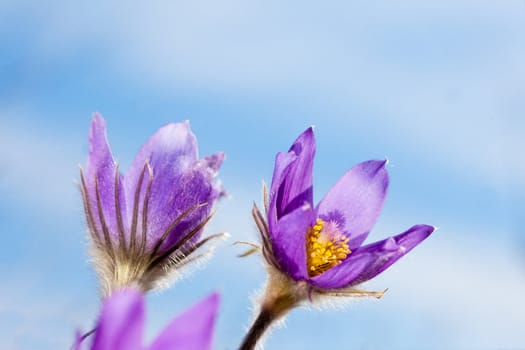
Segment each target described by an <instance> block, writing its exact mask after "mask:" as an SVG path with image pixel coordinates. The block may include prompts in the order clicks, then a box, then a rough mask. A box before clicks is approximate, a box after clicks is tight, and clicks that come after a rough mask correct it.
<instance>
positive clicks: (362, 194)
mask: <svg viewBox="0 0 525 350" xmlns="http://www.w3.org/2000/svg"><path fill="white" fill-rule="evenodd" d="M385 164H386V161H384V160H369V161H366V162H363V163H359V164H357V165H355V166H353V167H352V168H351V169H350V170H349V171H347V172H346V173H345V174H344V175H343V176H342V177H341V178H340V179H339V181H337V183H336V184H335V185H334V186H333V187H332V188H331V189H330V191H328V193H327V194H326V195H325V197H324V198H323V199H322V200H321V202H319V204H318V206H317V210H316V211H317V216H318V217H320V218H321V219H323V220H325V221H336V222H338V223H339V225H340V227H341V229H342V232H343V233H344V234H345V235H346V237H347V238H349V239H350V240H349V242H348V245H349V247H350V249H351V250H355V249H356V248H357V247H359V246H360V245H361V244H362V243H363V241H364V240H365V239H366V237H367V235H368V233H369V232H370V230H371V229H372V227H373V225H374V224H375V222H376V220H377V217H378V216H379V213H380V212H381V209H382V208H383V203H384V200H385V197H386V191H387V188H388V173H387V171H386V169H385Z"/></svg>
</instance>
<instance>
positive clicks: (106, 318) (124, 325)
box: [74, 289, 219, 350]
mask: <svg viewBox="0 0 525 350" xmlns="http://www.w3.org/2000/svg"><path fill="white" fill-rule="evenodd" d="M218 306H219V295H218V294H217V293H214V294H211V295H210V296H208V297H207V298H206V299H204V300H203V301H201V302H199V303H198V304H196V305H194V306H193V307H192V308H191V309H189V310H187V311H185V312H184V313H182V314H181V315H179V316H178V317H177V318H175V319H174V320H173V321H171V322H170V323H169V324H168V326H167V327H166V328H164V330H163V331H162V332H161V333H160V334H159V335H158V336H157V337H156V338H155V340H153V342H152V344H151V345H150V346H147V347H144V346H143V345H142V342H143V333H144V321H145V320H144V319H145V317H144V298H143V296H142V294H141V293H140V292H139V291H138V290H134V289H124V290H119V291H116V292H114V293H113V294H112V295H111V296H110V297H109V298H107V299H106V300H104V303H103V305H102V311H101V314H100V318H99V320H98V324H97V328H96V329H95V334H94V338H93V343H92V344H91V347H90V349H91V350H168V349H177V350H207V349H210V348H211V343H212V337H213V325H214V323H215V318H216V315H217V308H218ZM81 348H82V341H81V340H80V339H77V341H76V343H75V346H74V349H75V350H81Z"/></svg>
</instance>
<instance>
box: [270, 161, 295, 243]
mask: <svg viewBox="0 0 525 350" xmlns="http://www.w3.org/2000/svg"><path fill="white" fill-rule="evenodd" d="M296 159H297V156H296V155H295V153H281V152H279V153H277V155H276V156H275V167H274V170H273V178H272V184H271V187H270V205H269V206H270V207H269V208H268V225H269V227H270V234H272V233H273V231H274V227H275V226H276V225H277V221H278V219H279V217H278V215H277V213H278V209H277V207H278V203H277V199H278V192H279V188H281V187H282V184H283V182H284V181H285V179H286V178H287V176H288V174H289V172H290V168H291V166H290V165H291V164H292V163H293V162H294V161H295V160H296Z"/></svg>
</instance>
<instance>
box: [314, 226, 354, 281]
mask: <svg viewBox="0 0 525 350" xmlns="http://www.w3.org/2000/svg"><path fill="white" fill-rule="evenodd" d="M350 253H351V251H350V248H348V238H346V236H345V235H343V234H341V231H340V230H339V228H338V227H337V223H335V222H328V223H327V222H325V221H323V220H321V219H317V220H316V222H315V224H314V225H313V226H311V227H309V228H308V231H307V233H306V261H307V265H308V275H309V276H310V277H314V276H317V275H320V274H322V273H323V272H325V271H326V270H328V269H330V268H332V267H334V266H336V265H339V264H340V263H341V262H342V261H343V260H344V259H346V257H347V255H348V254H350Z"/></svg>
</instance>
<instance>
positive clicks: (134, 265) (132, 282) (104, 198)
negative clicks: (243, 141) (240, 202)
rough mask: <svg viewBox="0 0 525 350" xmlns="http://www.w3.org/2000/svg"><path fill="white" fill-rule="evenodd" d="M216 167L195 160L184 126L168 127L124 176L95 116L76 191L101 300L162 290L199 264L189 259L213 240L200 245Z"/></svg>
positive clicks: (218, 157)
mask: <svg viewBox="0 0 525 350" xmlns="http://www.w3.org/2000/svg"><path fill="white" fill-rule="evenodd" d="M223 159H224V154H223V153H217V154H214V155H212V156H209V157H205V158H203V159H199V157H198V147H197V139H196V138H195V135H194V134H193V133H192V132H191V130H190V126H189V123H188V122H187V121H186V122H182V123H172V124H168V125H166V126H164V127H162V128H160V129H159V130H158V131H157V132H156V133H155V134H154V135H153V136H152V137H151V138H150V139H149V140H148V141H147V142H146V143H145V144H144V145H143V146H142V148H141V150H140V151H139V153H138V154H137V155H136V157H135V159H134V161H133V163H132V164H131V167H130V169H129V170H128V172H127V173H126V175H125V176H123V175H121V173H120V172H119V169H118V165H117V164H116V163H115V161H114V160H113V156H112V154H111V150H110V147H109V144H108V141H107V136H106V126H105V121H104V119H103V118H102V117H101V116H100V115H99V114H95V115H94V117H93V120H92V122H91V127H90V131H89V155H88V160H87V165H86V171H85V173H84V172H83V171H82V169H81V170H80V190H81V193H82V198H83V204H84V210H85V214H86V221H87V225H88V229H89V233H90V237H91V243H92V254H93V260H94V264H95V267H96V270H97V272H98V275H99V279H100V284H101V289H102V294H103V295H105V296H107V295H109V294H110V293H111V291H113V290H116V289H120V288H122V287H127V286H134V287H136V288H138V289H139V290H141V291H143V292H145V291H148V290H150V289H152V288H154V287H157V286H159V285H161V284H162V283H163V282H164V283H165V282H166V280H167V279H169V277H172V276H173V275H174V273H175V271H176V270H177V268H178V267H181V266H182V265H185V264H187V263H188V262H191V261H192V260H195V259H196V258H198V257H199V256H200V255H197V254H194V256H190V254H192V253H194V252H195V251H196V250H197V249H198V248H200V247H201V246H202V245H203V244H204V243H206V242H207V241H208V240H210V239H211V238H215V237H217V236H218V235H213V236H209V237H207V238H204V239H202V240H201V239H200V237H201V233H202V230H203V228H204V226H205V225H206V223H207V222H208V221H209V219H210V218H211V215H212V208H213V206H214V203H215V201H216V200H217V199H218V198H219V197H220V196H222V195H223V191H222V189H221V187H220V184H219V183H216V182H215V180H214V178H215V176H216V174H217V171H218V169H219V167H220V166H221V163H222V161H223Z"/></svg>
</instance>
